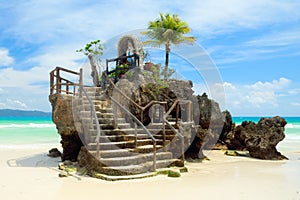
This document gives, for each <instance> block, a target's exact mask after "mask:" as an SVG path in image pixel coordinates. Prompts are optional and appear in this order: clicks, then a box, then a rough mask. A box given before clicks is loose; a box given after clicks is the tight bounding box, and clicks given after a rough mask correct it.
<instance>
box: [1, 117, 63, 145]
mask: <svg viewBox="0 0 300 200" xmlns="http://www.w3.org/2000/svg"><path fill="white" fill-rule="evenodd" d="M59 142H60V136H59V135H58V133H57V129H56V127H55V124H53V122H52V119H51V117H0V149H3V148H40V147H49V148H51V147H52V146H58V145H59Z"/></svg>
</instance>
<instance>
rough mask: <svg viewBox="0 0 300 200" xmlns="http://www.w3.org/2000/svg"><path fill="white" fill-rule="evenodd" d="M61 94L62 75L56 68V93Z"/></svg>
mask: <svg viewBox="0 0 300 200" xmlns="http://www.w3.org/2000/svg"><path fill="white" fill-rule="evenodd" d="M60 92H61V80H60V73H59V68H56V93H60Z"/></svg>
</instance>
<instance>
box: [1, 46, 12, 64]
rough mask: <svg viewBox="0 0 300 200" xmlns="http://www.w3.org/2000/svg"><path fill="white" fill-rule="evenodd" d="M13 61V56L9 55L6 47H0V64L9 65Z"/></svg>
mask: <svg viewBox="0 0 300 200" xmlns="http://www.w3.org/2000/svg"><path fill="white" fill-rule="evenodd" d="M13 63H14V58H13V57H11V56H9V51H8V49H4V48H0V66H10V65H11V64H13Z"/></svg>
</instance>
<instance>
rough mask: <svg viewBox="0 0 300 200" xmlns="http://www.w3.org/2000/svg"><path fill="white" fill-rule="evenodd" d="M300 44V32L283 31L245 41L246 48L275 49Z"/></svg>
mask: <svg viewBox="0 0 300 200" xmlns="http://www.w3.org/2000/svg"><path fill="white" fill-rule="evenodd" d="M299 43H300V30H288V31H287V30H283V31H282V32H276V33H271V34H268V35H264V36H261V37H260V38H257V39H254V40H250V41H247V42H246V43H245V45H246V46H254V47H263V46H269V47H276V46H289V45H296V44H299Z"/></svg>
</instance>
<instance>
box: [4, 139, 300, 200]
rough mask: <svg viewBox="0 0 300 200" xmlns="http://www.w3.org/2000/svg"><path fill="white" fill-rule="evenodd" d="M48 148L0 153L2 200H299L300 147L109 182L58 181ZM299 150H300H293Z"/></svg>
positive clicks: (215, 156) (214, 154)
mask: <svg viewBox="0 0 300 200" xmlns="http://www.w3.org/2000/svg"><path fill="white" fill-rule="evenodd" d="M50 148H52V147H49V148H48V149H43V148H40V149H26V150H24V149H23V150H22V149H0V158H1V160H0V177H1V178H0V194H1V199H18V200H23V199H24V200H25V199H28V200H35V199H39V200H40V199H43V200H46V199H56V200H58V199H72V200H75V199H104V198H109V199H131V200H133V199H143V200H144V199H187V198H193V199H194V198H195V199H210V200H214V199H231V200H233V199H239V200H242V199H251V200H252V199H256V200H260V199H261V200H266V199H273V200H277V199H278V200H279V199H280V200H283V199H284V200H287V199H291V200H292V199H295V200H297V199H300V178H299V177H300V144H299V145H296V146H295V145H294V148H291V147H290V146H285V145H281V146H280V148H281V149H283V150H284V149H286V150H287V149H288V150H289V151H288V152H283V153H284V154H285V155H286V156H288V157H289V158H290V160H288V161H262V160H257V159H251V158H246V157H230V156H225V155H224V154H223V152H221V151H211V152H208V154H207V155H208V157H209V158H210V161H205V162H204V163H187V167H188V169H189V172H188V173H185V174H182V177H180V178H168V177H166V176H164V175H159V176H156V177H153V178H147V179H141V180H131V181H118V182H108V181H103V180H99V179H94V178H89V177H80V179H77V178H76V177H67V178H59V177H58V173H59V172H58V171H57V164H58V162H59V159H54V158H49V157H47V156H46V154H47V152H48V150H49V149H50ZM297 150H298V151H297Z"/></svg>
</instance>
